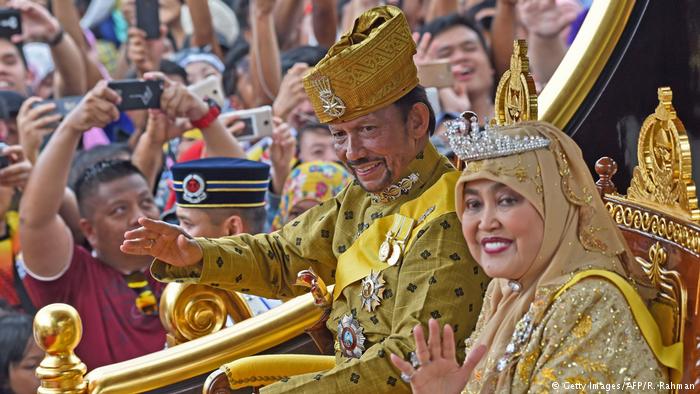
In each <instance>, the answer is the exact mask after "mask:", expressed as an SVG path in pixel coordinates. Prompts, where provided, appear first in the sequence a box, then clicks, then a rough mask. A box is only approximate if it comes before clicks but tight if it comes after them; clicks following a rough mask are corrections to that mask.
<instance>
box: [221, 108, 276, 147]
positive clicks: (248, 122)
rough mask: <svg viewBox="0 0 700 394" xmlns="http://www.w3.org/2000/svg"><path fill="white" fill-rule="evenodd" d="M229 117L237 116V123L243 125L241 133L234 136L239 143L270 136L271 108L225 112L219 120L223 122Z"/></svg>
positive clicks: (271, 124) (271, 127)
mask: <svg viewBox="0 0 700 394" xmlns="http://www.w3.org/2000/svg"><path fill="white" fill-rule="evenodd" d="M231 116H237V117H238V118H239V121H241V122H243V123H244V124H245V128H244V129H243V131H242V132H240V133H239V134H237V135H236V139H238V140H239V141H249V140H252V139H257V138H260V137H266V136H270V135H272V129H273V123H272V107H270V106H269V105H265V106H262V107H258V108H252V109H244V110H241V111H233V112H227V113H225V114H222V115H221V119H222V120H225V119H227V118H229V117H231Z"/></svg>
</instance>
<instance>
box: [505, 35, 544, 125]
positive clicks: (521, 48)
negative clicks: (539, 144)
mask: <svg viewBox="0 0 700 394" xmlns="http://www.w3.org/2000/svg"><path fill="white" fill-rule="evenodd" d="M495 111H496V116H495V121H496V124H497V125H499V126H502V125H510V124H513V123H517V122H522V121H527V120H537V90H536V89H535V80H534V79H533V78H532V75H531V74H530V61H529V60H528V58H527V41H525V40H515V41H513V54H512V55H511V57H510V70H507V71H506V72H505V73H503V76H502V77H501V80H500V81H499V82H498V89H496V102H495Z"/></svg>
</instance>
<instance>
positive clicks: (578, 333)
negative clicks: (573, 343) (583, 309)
mask: <svg viewBox="0 0 700 394" xmlns="http://www.w3.org/2000/svg"><path fill="white" fill-rule="evenodd" d="M591 327H593V319H591V315H583V317H581V320H579V322H578V324H576V326H575V327H574V329H573V331H572V332H573V334H574V336H575V337H576V338H583V337H585V336H586V335H588V333H589V332H591Z"/></svg>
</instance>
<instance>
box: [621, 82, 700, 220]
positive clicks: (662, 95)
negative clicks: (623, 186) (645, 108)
mask: <svg viewBox="0 0 700 394" xmlns="http://www.w3.org/2000/svg"><path fill="white" fill-rule="evenodd" d="M658 96H659V105H658V106H657V107H656V110H655V111H654V113H653V114H652V115H649V116H648V117H647V118H646V119H645V120H644V123H643V124H642V129H641V131H640V135H639V144H638V146H637V157H638V160H639V163H638V165H637V167H635V169H634V174H633V176H632V181H631V183H630V187H629V189H627V197H628V198H629V199H630V200H632V201H637V202H641V203H643V204H646V205H652V206H654V207H657V208H659V209H661V210H664V211H666V212H669V213H671V214H674V215H682V217H683V218H687V219H689V220H691V221H694V222H699V221H700V209H698V199H697V196H696V192H695V183H694V182H693V179H692V173H691V156H690V144H689V142H688V135H687V134H686V132H685V127H684V126H683V123H682V122H681V121H680V119H678V117H677V116H676V110H675V109H674V108H673V104H672V102H671V101H672V98H673V93H672V92H671V89H670V88H668V87H661V88H659V90H658Z"/></svg>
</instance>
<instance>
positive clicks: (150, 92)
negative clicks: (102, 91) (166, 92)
mask: <svg viewBox="0 0 700 394" xmlns="http://www.w3.org/2000/svg"><path fill="white" fill-rule="evenodd" d="M108 86H109V88H110V89H112V90H114V91H115V92H117V94H118V95H119V96H121V99H122V101H121V103H120V104H119V105H118V108H119V110H120V111H130V110H134V109H148V108H160V96H161V94H162V93H163V81H162V80H159V79H149V80H138V79H125V80H121V81H112V82H110V83H109V84H108Z"/></svg>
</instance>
